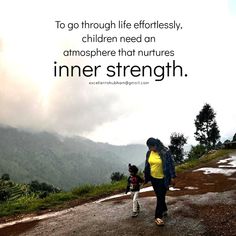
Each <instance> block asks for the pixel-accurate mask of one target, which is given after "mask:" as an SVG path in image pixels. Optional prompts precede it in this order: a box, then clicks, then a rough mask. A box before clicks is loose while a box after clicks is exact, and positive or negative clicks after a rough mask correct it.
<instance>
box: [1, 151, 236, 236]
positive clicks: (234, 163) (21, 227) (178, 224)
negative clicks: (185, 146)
mask: <svg viewBox="0 0 236 236" xmlns="http://www.w3.org/2000/svg"><path fill="white" fill-rule="evenodd" d="M203 167H204V168H206V167H207V168H208V169H196V170H191V171H187V172H184V173H182V174H179V175H178V178H177V181H176V186H175V188H176V190H175V191H169V192H168V196H167V204H168V207H169V212H168V216H167V217H166V218H165V226H164V227H157V226H156V225H155V224H154V210H155V204H156V198H155V196H154V193H153V191H149V192H143V193H141V196H142V197H141V198H140V204H141V212H140V214H139V216H138V217H137V218H132V217H131V213H132V210H131V209H132V202H131V200H130V199H129V196H120V197H115V198H113V199H110V200H106V201H97V202H93V203H87V204H84V205H80V206H76V207H74V208H71V209H68V210H66V211H61V212H57V213H53V214H51V215H50V214H49V215H45V216H41V218H31V219H28V220H29V221H30V222H25V223H18V224H15V225H12V226H8V227H3V225H0V228H1V227H2V228H1V229H0V235H2V236H5V235H30V236H35V235H40V236H44V235H45V236H46V235H50V236H51V235H52V236H58V235H69V236H70V235H83V236H86V235H92V236H93V235H99V236H103V235H104V236H106V235H112V236H116V235H117V236H118V235H119V236H120V235H140V236H141V235H160V236H167V235H171V236H175V235H176V236H178V235H181V236H184V235H196V236H198V235H212V236H213V235H214V236H215V235H226V236H233V235H236V153H233V154H232V155H231V156H230V157H227V158H224V159H223V160H222V159H221V160H219V159H218V160H214V161H212V162H210V163H208V164H206V166H202V168H203ZM178 189H179V190H178ZM42 218H44V219H42Z"/></svg>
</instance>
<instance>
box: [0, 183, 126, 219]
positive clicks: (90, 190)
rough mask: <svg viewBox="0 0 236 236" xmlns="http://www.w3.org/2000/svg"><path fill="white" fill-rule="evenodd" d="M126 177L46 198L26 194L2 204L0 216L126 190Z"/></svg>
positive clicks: (42, 208) (97, 197)
mask: <svg viewBox="0 0 236 236" xmlns="http://www.w3.org/2000/svg"><path fill="white" fill-rule="evenodd" d="M125 187H126V179H123V180H121V181H119V182H115V183H111V184H101V185H82V186H80V187H78V188H75V189H73V190H72V191H70V192H60V193H54V194H50V195H49V196H47V197H46V198H44V199H39V198H35V197H33V196H24V197H21V198H19V199H17V200H15V201H7V202H3V203H1V204H0V217H2V216H9V215H15V214H19V213H29V212H34V211H39V210H45V209H52V208H54V207H59V206H62V205H63V204H64V203H65V202H68V201H71V200H74V199H81V200H85V199H88V200H90V199H99V198H100V197H104V196H108V195H111V194H113V193H117V192H119V191H123V190H125Z"/></svg>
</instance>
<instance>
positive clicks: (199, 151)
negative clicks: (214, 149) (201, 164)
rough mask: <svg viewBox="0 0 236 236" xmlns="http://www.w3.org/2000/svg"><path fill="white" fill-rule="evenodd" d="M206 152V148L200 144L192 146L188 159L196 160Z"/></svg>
mask: <svg viewBox="0 0 236 236" xmlns="http://www.w3.org/2000/svg"><path fill="white" fill-rule="evenodd" d="M206 151H207V150H206V147H205V146H203V145H201V144H198V145H196V146H192V148H191V150H190V152H189V153H188V159H198V158H200V157H201V156H202V155H204V154H205V153H206Z"/></svg>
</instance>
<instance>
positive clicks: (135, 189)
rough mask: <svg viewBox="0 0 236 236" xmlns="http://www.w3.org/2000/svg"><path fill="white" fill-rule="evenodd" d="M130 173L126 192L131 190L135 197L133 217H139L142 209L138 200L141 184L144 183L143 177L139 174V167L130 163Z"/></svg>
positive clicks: (132, 195) (133, 197)
mask: <svg viewBox="0 0 236 236" xmlns="http://www.w3.org/2000/svg"><path fill="white" fill-rule="evenodd" d="M129 173H130V176H129V178H128V184H127V188H126V194H127V193H128V192H129V191H130V192H131V197H132V199H133V214H132V217H137V216H138V213H139V211H140V205H139V202H138V195H139V190H140V185H141V183H143V179H142V178H141V177H140V176H139V175H137V173H138V168H137V167H136V166H135V165H131V164H129Z"/></svg>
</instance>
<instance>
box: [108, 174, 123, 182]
mask: <svg viewBox="0 0 236 236" xmlns="http://www.w3.org/2000/svg"><path fill="white" fill-rule="evenodd" d="M123 178H124V174H121V173H120V172H113V173H112V174H111V181H112V182H116V181H120V180H122V179H123Z"/></svg>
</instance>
